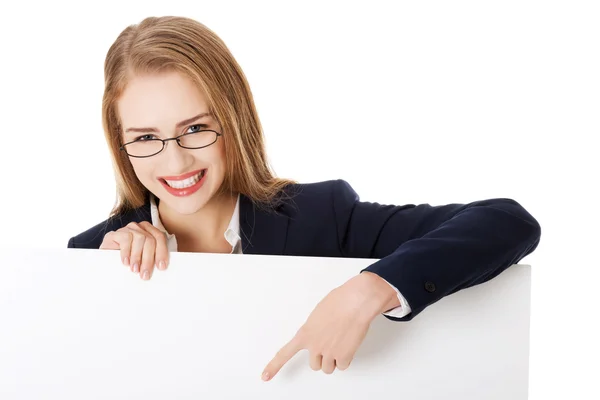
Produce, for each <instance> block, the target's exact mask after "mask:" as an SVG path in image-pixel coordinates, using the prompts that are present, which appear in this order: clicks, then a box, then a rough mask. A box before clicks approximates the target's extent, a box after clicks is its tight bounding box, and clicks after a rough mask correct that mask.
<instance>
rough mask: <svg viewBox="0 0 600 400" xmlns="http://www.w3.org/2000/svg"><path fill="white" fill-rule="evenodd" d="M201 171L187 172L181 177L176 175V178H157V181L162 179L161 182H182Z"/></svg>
mask: <svg viewBox="0 0 600 400" xmlns="http://www.w3.org/2000/svg"><path fill="white" fill-rule="evenodd" d="M201 171H202V170H201V169H197V170H195V171H192V172H187V173H185V174H183V175H178V176H159V177H158V179H163V180H167V181H182V180H184V179H187V178H191V177H192V176H194V175H198V174H199V173H200V172H201Z"/></svg>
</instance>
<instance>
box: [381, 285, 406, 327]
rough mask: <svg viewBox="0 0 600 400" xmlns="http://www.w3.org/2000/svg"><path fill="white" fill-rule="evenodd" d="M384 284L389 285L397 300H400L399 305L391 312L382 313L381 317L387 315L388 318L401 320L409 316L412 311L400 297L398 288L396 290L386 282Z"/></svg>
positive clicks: (402, 297)
mask: <svg viewBox="0 0 600 400" xmlns="http://www.w3.org/2000/svg"><path fill="white" fill-rule="evenodd" d="M384 280H385V279H384ZM385 282H386V283H387V284H388V285H390V286H391V287H392V288H393V289H394V290H395V291H396V293H397V294H398V300H400V305H399V306H398V307H396V308H392V309H391V310H388V311H386V312H384V313H383V315H387V316H389V317H396V318H402V317H404V316H406V315H408V314H410V313H411V311H412V310H411V308H410V306H409V305H408V301H406V299H405V298H404V296H402V293H400V291H399V290H398V288H396V286H394V285H392V284H391V283H389V282H388V281H385Z"/></svg>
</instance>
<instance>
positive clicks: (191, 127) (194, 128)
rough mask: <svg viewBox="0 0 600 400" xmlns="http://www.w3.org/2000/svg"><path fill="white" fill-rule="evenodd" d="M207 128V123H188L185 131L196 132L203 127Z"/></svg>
mask: <svg viewBox="0 0 600 400" xmlns="http://www.w3.org/2000/svg"><path fill="white" fill-rule="evenodd" d="M207 128H208V125H203V124H196V125H190V127H189V128H188V132H187V133H196V132H199V131H201V130H203V129H207ZM190 130H191V132H190Z"/></svg>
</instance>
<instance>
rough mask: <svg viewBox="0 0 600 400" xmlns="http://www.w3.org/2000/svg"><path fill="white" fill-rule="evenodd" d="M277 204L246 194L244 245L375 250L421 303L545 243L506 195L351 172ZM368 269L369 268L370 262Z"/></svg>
mask: <svg viewBox="0 0 600 400" xmlns="http://www.w3.org/2000/svg"><path fill="white" fill-rule="evenodd" d="M285 193H287V194H288V195H290V199H288V200H287V201H283V202H281V204H280V205H279V206H277V207H276V210H275V211H276V212H270V211H267V210H264V209H261V208H259V207H257V206H256V205H254V204H253V203H252V201H251V200H250V199H249V198H248V197H246V196H244V195H240V236H241V238H242V251H243V253H244V254H269V255H290V256H316V257H353V258H374V259H378V260H374V262H373V264H371V265H369V266H368V267H366V268H365V269H363V271H370V272H373V273H375V274H378V275H379V276H381V277H382V278H384V279H385V280H387V281H388V282H389V283H391V284H392V285H394V286H395V287H396V288H398V290H399V291H400V293H402V295H403V296H404V297H405V298H406V300H407V301H408V304H410V307H411V309H412V312H411V313H410V314H408V315H406V316H404V317H402V318H396V317H390V316H386V317H387V318H388V319H391V320H395V321H408V320H411V319H413V318H414V317H416V316H417V315H418V314H419V313H420V312H422V311H423V310H424V309H425V308H426V307H428V306H430V305H431V304H433V303H435V302H436V301H438V300H440V299H441V298H443V297H444V296H448V295H450V294H452V293H454V292H457V291H459V290H461V289H465V288H468V287H470V286H474V285H477V284H480V283H483V282H486V281H488V280H489V279H492V278H494V277H495V276H497V275H498V274H500V273H501V272H502V271H504V270H505V269H506V268H508V267H509V266H511V265H512V264H516V263H518V262H519V260H521V259H522V258H523V257H525V256H526V255H528V254H530V253H531V252H533V251H534V250H535V248H536V247H537V246H538V243H539V241H540V235H541V228H540V225H539V223H538V222H537V221H536V220H535V219H534V218H533V217H532V216H531V215H530V214H529V213H528V212H527V211H526V210H525V209H524V208H523V207H522V206H521V205H519V204H518V203H517V202H516V201H514V200H511V199H505V198H498V199H489V200H481V201H475V202H472V203H469V204H447V205H441V206H431V205H429V204H420V205H414V204H408V205H402V206H399V205H382V204H379V203H371V202H362V201H360V200H359V196H358V195H357V193H356V192H355V191H354V190H353V189H352V187H351V186H350V185H349V184H348V183H347V182H346V181H344V180H335V181H325V182H318V183H310V184H297V185H290V186H288V187H287V188H286V189H285ZM132 221H134V222H138V223H139V222H141V221H149V222H151V216H150V205H149V202H147V203H146V204H145V205H144V206H142V207H140V208H138V209H135V210H132V211H130V212H127V213H125V214H123V215H120V216H117V217H113V218H109V219H107V220H106V221H104V222H102V223H100V224H98V225H96V226H94V227H92V228H90V229H89V230H87V231H85V232H83V233H80V234H79V235H77V236H75V237H72V238H71V239H70V240H69V243H68V247H70V248H92V249H97V248H99V247H100V245H101V243H102V240H103V238H104V235H105V233H107V232H109V231H115V230H117V229H119V228H121V227H123V226H125V225H127V224H128V223H130V222H132ZM361 272H362V271H361Z"/></svg>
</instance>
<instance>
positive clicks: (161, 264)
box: [158, 260, 166, 270]
mask: <svg viewBox="0 0 600 400" xmlns="http://www.w3.org/2000/svg"><path fill="white" fill-rule="evenodd" d="M165 268H166V267H165V262H164V261H162V260H161V261H160V262H159V263H158V269H161V270H164V269H165Z"/></svg>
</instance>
